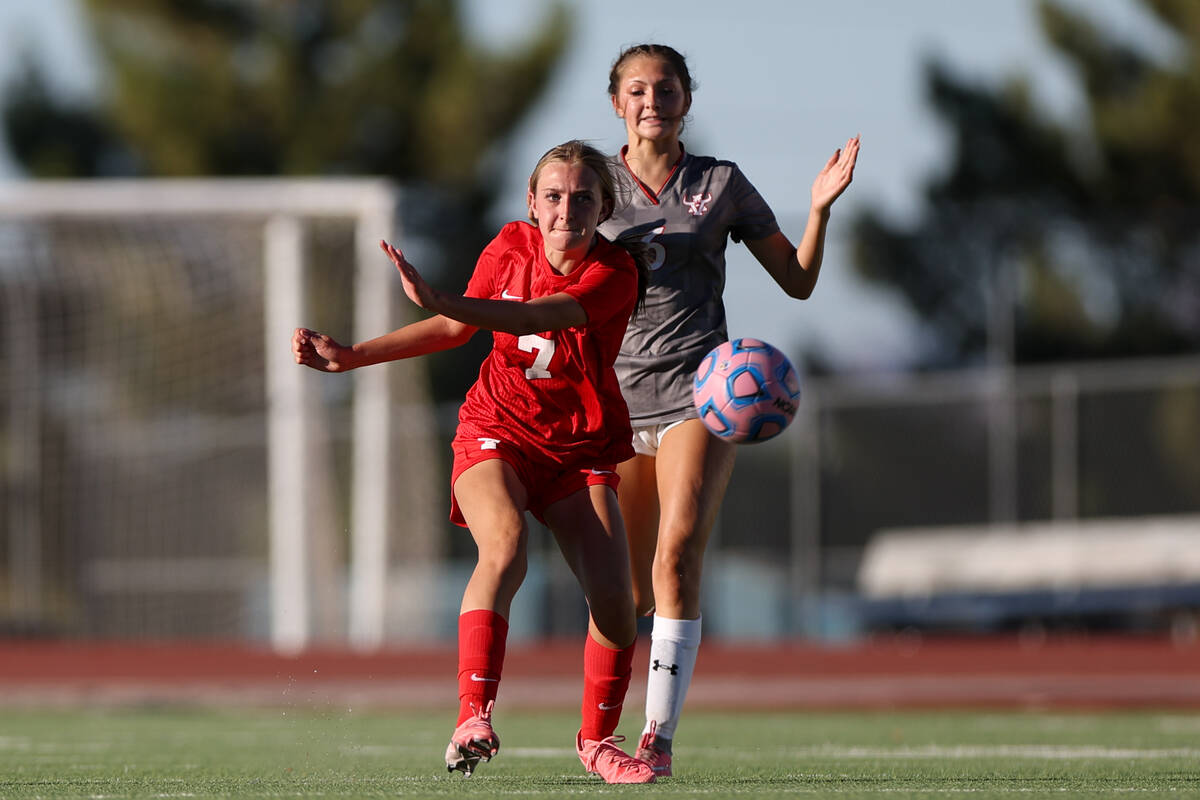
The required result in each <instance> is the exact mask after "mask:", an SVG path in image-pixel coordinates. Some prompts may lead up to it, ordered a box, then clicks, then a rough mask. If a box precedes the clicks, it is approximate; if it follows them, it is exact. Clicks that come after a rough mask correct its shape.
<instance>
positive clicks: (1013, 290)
mask: <svg viewBox="0 0 1200 800" xmlns="http://www.w3.org/2000/svg"><path fill="white" fill-rule="evenodd" d="M1140 2H1141V5H1142V6H1143V7H1144V8H1145V9H1146V10H1147V11H1148V12H1149V13H1151V14H1153V15H1154V17H1155V18H1156V19H1157V20H1158V21H1159V22H1161V23H1162V25H1163V26H1164V27H1165V28H1166V29H1167V30H1168V31H1170V33H1171V34H1172V35H1173V37H1174V39H1175V41H1176V42H1177V45H1178V47H1177V53H1176V54H1175V55H1173V56H1171V57H1169V58H1166V57H1163V56H1162V55H1161V54H1148V53H1145V52H1142V51H1140V50H1138V49H1136V48H1134V47H1132V46H1130V45H1128V44H1124V43H1121V42H1118V41H1115V40H1114V39H1113V38H1112V37H1111V36H1108V35H1106V34H1105V33H1104V32H1103V31H1102V30H1101V28H1100V27H1099V26H1098V25H1096V24H1094V23H1093V22H1091V21H1090V20H1089V19H1088V18H1087V17H1086V16H1085V14H1084V13H1082V12H1074V11H1071V10H1068V9H1067V8H1066V7H1065V6H1061V5H1059V4H1057V3H1055V2H1051V0H1042V2H1041V3H1040V4H1039V6H1038V11H1039V19H1040V24H1041V27H1042V30H1043V32H1044V34H1045V35H1046V37H1047V39H1048V41H1049V42H1050V44H1051V45H1052V46H1053V48H1054V49H1055V50H1056V51H1057V52H1058V53H1059V54H1061V55H1062V56H1063V57H1064V58H1065V59H1067V60H1068V61H1069V62H1070V63H1071V64H1072V65H1073V67H1074V69H1075V71H1076V72H1077V73H1078V75H1079V78H1080V81H1081V84H1082V87H1083V89H1084V90H1085V93H1086V99H1087V102H1088V110H1087V113H1088V118H1087V120H1086V123H1087V124H1084V125H1080V126H1066V125H1063V124H1061V123H1058V122H1056V121H1054V120H1052V119H1051V118H1049V116H1048V115H1047V114H1045V112H1043V111H1041V110H1039V109H1038V108H1037V107H1036V106H1035V105H1034V103H1033V102H1032V100H1031V96H1030V95H1031V92H1030V88H1029V87H1030V85H1031V83H1032V81H1033V78H1032V77H1017V78H1014V79H1012V80H1010V81H1009V82H1008V83H1007V85H1005V86H1004V87H1002V88H1000V89H998V90H996V89H991V88H988V87H984V86H979V85H970V84H968V83H965V82H963V81H960V80H957V79H956V78H955V77H954V76H953V75H951V74H950V72H949V71H948V70H947V69H946V68H945V67H944V66H941V65H939V64H937V63H933V64H931V65H930V66H929V68H928V90H929V96H930V98H931V101H932V105H933V108H934V110H935V112H936V113H937V114H938V115H939V116H940V117H941V118H942V119H943V120H944V121H945V122H946V123H947V125H948V127H949V128H950V130H951V136H952V153H951V155H950V157H949V158H948V164H947V167H948V168H947V169H946V170H945V172H944V173H941V174H939V175H937V176H935V177H933V178H931V179H930V181H929V183H928V184H927V187H926V192H925V197H926V202H927V211H926V213H925V214H924V216H923V217H922V218H921V219H920V221H919V222H918V223H917V224H916V225H915V226H914V227H912V228H904V227H900V226H895V225H891V224H889V223H888V222H887V221H886V220H884V219H883V217H882V215H881V214H880V213H879V212H877V211H874V210H868V211H867V212H865V213H863V214H862V215H860V217H859V218H858V219H857V220H856V222H855V230H856V241H857V244H856V247H857V253H856V265H857V268H858V269H859V271H860V272H861V273H862V274H863V275H864V276H866V277H867V278H868V279H870V280H873V281H879V282H881V283H888V284H892V285H894V286H895V288H897V289H898V290H899V292H900V293H901V294H902V296H903V297H904V298H905V299H906V300H907V302H908V303H909V304H910V305H911V306H912V308H913V309H914V310H915V311H916V312H917V314H918V316H919V317H920V318H921V319H922V320H923V322H924V324H925V326H926V327H927V328H928V332H929V333H930V334H931V335H930V336H929V337H927V339H928V341H931V342H934V343H935V344H934V345H933V347H932V348H931V349H930V350H929V351H928V352H927V353H925V354H924V356H923V357H922V365H923V366H951V365H959V364H965V363H972V362H979V361H982V360H984V359H985V358H988V357H989V356H990V357H991V358H994V359H1004V360H1007V359H1009V358H1011V359H1012V360H1014V361H1017V362H1038V361H1050V360H1058V359H1081V358H1096V357H1125V356H1140V355H1152V354H1158V355H1162V354H1171V353H1180V352H1187V351H1195V349H1196V348H1197V346H1198V345H1200V270H1198V269H1197V263H1196V253H1197V252H1198V250H1197V247H1200V231H1198V229H1197V228H1196V226H1195V214H1196V210H1197V206H1198V200H1200V140H1197V138H1196V136H1195V135H1194V132H1195V130H1196V129H1197V127H1198V123H1200V4H1196V3H1193V2H1190V0H1140ZM1010 301H1011V302H1010Z"/></svg>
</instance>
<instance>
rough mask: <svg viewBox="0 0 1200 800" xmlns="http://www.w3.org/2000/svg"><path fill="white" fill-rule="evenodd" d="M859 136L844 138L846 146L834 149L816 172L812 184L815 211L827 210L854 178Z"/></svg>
mask: <svg viewBox="0 0 1200 800" xmlns="http://www.w3.org/2000/svg"><path fill="white" fill-rule="evenodd" d="M858 142H859V137H858V136H854V137H853V138H851V139H848V140H846V146H845V147H842V148H839V149H838V150H836V151H834V153H833V155H832V156H830V158H829V161H827V162H825V166H824V167H823V168H822V169H821V171H820V172H819V173H818V174H817V179H816V180H815V181H813V185H812V204H813V209H815V210H817V211H827V210H829V207H830V206H832V205H833V201H834V200H837V199H838V198H839V197H841V195H842V192H844V191H846V187H847V186H849V185H850V181H851V180H853V179H854V163H855V162H856V161H857V160H858Z"/></svg>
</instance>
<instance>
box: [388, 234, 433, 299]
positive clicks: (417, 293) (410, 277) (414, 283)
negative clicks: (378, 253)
mask: <svg viewBox="0 0 1200 800" xmlns="http://www.w3.org/2000/svg"><path fill="white" fill-rule="evenodd" d="M379 249H380V250H382V251H383V252H385V253H387V255H388V258H390V259H391V260H392V263H393V264H395V265H396V269H397V270H399V271H400V280H402V281H403V282H404V293H405V294H406V295H408V299H409V300H412V301H413V302H414V303H416V304H417V305H418V306H420V307H421V308H424V309H426V310H427V311H435V310H436V309H435V308H434V304H435V302H436V293H435V292H434V290H433V287H431V286H430V285H429V284H428V283H426V282H425V279H424V278H422V277H421V274H420V273H419V272H417V268H416V267H414V266H413V265H412V264H410V263H408V260H407V259H405V258H404V253H402V252H400V248H398V247H393V246H392V245H390V244H388V243H387V241H386V240H384V239H380V240H379Z"/></svg>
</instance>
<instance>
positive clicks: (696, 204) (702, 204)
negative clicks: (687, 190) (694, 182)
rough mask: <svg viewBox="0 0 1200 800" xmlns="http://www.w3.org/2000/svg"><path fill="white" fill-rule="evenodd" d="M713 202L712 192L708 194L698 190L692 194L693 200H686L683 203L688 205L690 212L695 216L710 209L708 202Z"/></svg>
mask: <svg viewBox="0 0 1200 800" xmlns="http://www.w3.org/2000/svg"><path fill="white" fill-rule="evenodd" d="M711 202H712V192H709V193H708V194H700V193H699V192H697V193H696V194H694V195H692V199H691V200H684V201H683V204H684V205H685V206H687V207H688V213H689V214H691V215H692V216H693V217H699V216H701V215H702V214H703V213H704V212H705V211H708V204H709V203H711Z"/></svg>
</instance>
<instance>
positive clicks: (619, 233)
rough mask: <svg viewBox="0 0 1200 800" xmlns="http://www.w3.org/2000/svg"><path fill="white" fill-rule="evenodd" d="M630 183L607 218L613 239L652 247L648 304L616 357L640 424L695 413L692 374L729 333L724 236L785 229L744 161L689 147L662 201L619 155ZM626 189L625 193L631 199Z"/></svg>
mask: <svg viewBox="0 0 1200 800" xmlns="http://www.w3.org/2000/svg"><path fill="white" fill-rule="evenodd" d="M613 162H614V172H615V173H616V174H617V175H618V176H624V177H625V178H627V179H628V183H629V192H628V194H629V196H628V202H627V203H626V202H618V203H617V205H618V208H617V211H616V212H615V213H614V214H613V216H612V218H611V219H609V220H607V221H606V222H605V223H604V224H603V225H601V226H600V232H601V233H602V234H603V235H604V236H605V237H607V238H608V239H611V240H614V241H615V240H623V241H635V242H641V243H643V244H644V245H645V246H647V247H649V250H650V252H649V256H650V269H651V272H650V283H649V287H648V289H647V291H646V305H645V308H644V309H641V310H638V311H635V312H634V315H633V318H632V319H630V321H629V327H628V328H627V329H626V331H625V340H624V342H623V344H622V345H621V353H620V355H618V356H617V363H616V370H617V377H618V378H619V379H620V381H621V391H622V393H623V394H624V395H625V402H626V403H628V405H629V414H630V417H631V418H632V420H633V424H634V425H635V426H639V425H654V424H658V423H662V422H673V421H675V420H680V419H686V418H688V417H694V416H696V412H695V409H694V408H693V407H692V376H693V375H695V373H696V368H697V367H698V366H699V365H700V360H701V359H702V358H704V355H705V354H706V353H707V352H708V351H709V350H711V349H712V348H714V347H716V346H717V345H719V344H721V343H722V342H724V341H725V340H726V339H728V338H729V335H728V333H727V330H726V324H725V304H724V303H723V302H722V300H721V295H722V294H723V293H724V291H725V245H726V243H727V242H728V240H729V238H730V237H732V238H733V240H734V241H735V242H737V241H742V240H744V239H751V240H753V239H763V238H766V237H767V236H770V235H771V234H773V233H775V232H776V231H778V230H779V225H778V223H777V222H776V221H775V215H774V214H773V213H772V212H771V209H770V207H769V206H767V204H766V202H765V201H764V200H763V199H762V196H761V195H759V193H758V191H757V190H756V189H755V188H754V186H753V185H751V183H750V181H748V180H747V179H746V176H745V175H743V174H742V171H741V170H740V169H738V167H737V165H736V164H734V163H733V162H731V161H719V160H717V159H715V158H710V157H708V156H693V155H690V154H687V153H685V154H684V156H683V160H682V161H681V162H680V164H679V166H678V167H677V168H676V170H675V172H674V173H673V174H672V175H671V177H670V178H669V179H668V180H667V183H666V185H664V186H663V187H662V189H661V190H660V191H659V193H658V198H657V202H656V201H655V200H654V199H652V198H651V197H650V196H649V194H647V192H645V191H644V190H643V189H642V188H641V186H640V184H638V183H637V181H636V180H635V179H634V178H633V176H632V174H631V173H630V172H629V170H628V168H627V167H626V166H625V163H624V159H623V158H622V156H621V155H616V156H614V157H613ZM624 200H625V198H622V201H624Z"/></svg>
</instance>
